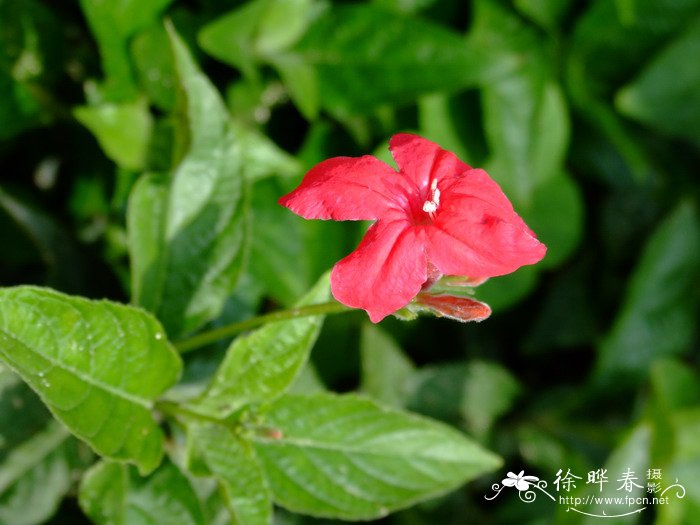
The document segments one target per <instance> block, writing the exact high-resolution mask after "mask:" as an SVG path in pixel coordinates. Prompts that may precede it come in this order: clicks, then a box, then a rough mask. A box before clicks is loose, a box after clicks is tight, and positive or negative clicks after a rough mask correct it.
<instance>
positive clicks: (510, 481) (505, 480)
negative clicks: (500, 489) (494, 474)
mask: <svg viewBox="0 0 700 525" xmlns="http://www.w3.org/2000/svg"><path fill="white" fill-rule="evenodd" d="M517 482H518V480H517V479H513V478H503V479H502V480H501V483H502V484H503V486H504V487H515V484H516V483H517Z"/></svg>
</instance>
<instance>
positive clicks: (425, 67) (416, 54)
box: [200, 2, 514, 117]
mask: <svg viewBox="0 0 700 525" xmlns="http://www.w3.org/2000/svg"><path fill="white" fill-rule="evenodd" d="M261 4H262V3H261V2H254V3H252V4H247V5H246V6H245V7H244V8H242V9H241V10H240V13H238V15H239V16H237V17H236V18H235V20H234V19H233V15H231V16H232V19H230V20H225V19H221V20H217V21H216V22H215V23H214V24H212V26H209V27H207V28H205V30H204V31H203V32H202V34H201V35H200V42H201V44H202V47H203V48H204V49H205V50H206V51H207V52H208V53H210V54H212V55H213V56H215V57H217V58H219V59H220V60H223V61H225V62H227V63H230V64H232V65H236V66H237V67H241V68H242V69H243V70H244V71H246V70H247V69H250V68H251V67H252V65H251V62H253V60H254V58H255V50H253V49H251V48H250V44H248V43H247V41H248V40H250V38H251V37H250V36H249V35H247V34H246V32H247V33H248V34H250V33H252V31H254V29H253V28H254V22H250V21H249V20H251V21H252V20H255V17H257V16H259V14H258V13H253V10H254V7H253V6H254V5H255V6H258V7H257V8H256V9H261V7H260V6H261ZM244 10H246V16H247V17H248V18H245V19H244V18H243V17H242V15H243V11H244ZM234 22H235V24H234ZM234 27H235V28H237V29H240V30H239V31H234ZM290 40H291V39H290V38H287V39H286V43H288V42H289V41H290ZM275 47H276V48H275V49H268V50H267V53H264V54H263V53H261V54H260V55H261V56H260V57H259V59H260V60H262V61H265V62H268V63H270V64H272V65H274V66H275V67H276V68H277V69H278V70H279V71H280V73H281V76H282V78H283V80H285V82H288V83H289V86H290V91H291V93H292V96H293V98H294V100H295V102H297V103H299V104H300V107H301V108H302V110H303V111H304V113H305V114H306V115H307V116H309V117H310V116H311V115H313V114H314V111H313V109H314V108H315V105H316V102H315V99H314V97H315V96H316V94H315V91H316V90H317V91H318V94H319V96H320V102H321V106H322V107H324V108H326V109H327V110H329V111H331V112H332V113H334V114H335V115H337V116H348V115H352V114H357V113H365V112H366V111H367V110H368V109H369V108H373V107H376V106H378V105H380V104H383V103H391V104H400V103H407V102H410V101H411V100H413V99H415V98H416V97H417V96H418V95H421V94H426V93H429V92H433V91H439V90H442V91H456V90H458V89H461V88H464V87H467V86H473V85H475V84H476V83H477V82H479V81H486V80H487V79H488V78H492V77H493V76H495V75H497V74H499V73H501V72H502V71H504V70H508V69H510V68H512V67H513V65H514V62H506V63H499V64H497V66H496V67H493V66H492V62H491V61H490V60H489V58H490V54H489V51H488V49H484V48H483V47H481V46H476V45H470V44H469V43H467V42H465V41H464V40H463V39H462V37H461V36H460V35H458V34H457V33H454V32H452V31H450V30H449V29H446V28H445V27H443V26H440V25H438V24H435V23H432V22H429V21H427V20H423V19H418V18H410V17H407V16H405V15H400V14H397V13H395V12H392V11H390V10H386V9H382V8H379V7H376V6H373V5H356V6H333V7H332V8H330V9H327V10H325V12H323V13H322V14H321V15H320V16H318V17H317V18H316V19H315V20H314V21H313V23H312V24H311V26H310V27H309V28H308V30H307V31H306V32H305V34H304V35H303V37H302V38H301V40H299V41H298V42H297V43H296V44H295V45H294V46H293V47H291V48H290V49H287V50H282V49H281V46H279V45H278V46H275ZM263 55H264V56H263ZM312 70H315V74H314V73H312V72H311V71H312ZM313 77H315V79H316V82H317V83H318V86H317V87H312V86H314V85H315V83H316V82H314V81H313V80H312V78H313ZM302 93H303V94H302Z"/></svg>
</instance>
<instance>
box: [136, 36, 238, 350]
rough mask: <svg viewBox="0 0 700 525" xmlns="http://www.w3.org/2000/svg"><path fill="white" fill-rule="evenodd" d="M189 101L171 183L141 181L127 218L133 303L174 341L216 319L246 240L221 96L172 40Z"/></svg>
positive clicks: (234, 151)
mask: <svg viewBox="0 0 700 525" xmlns="http://www.w3.org/2000/svg"><path fill="white" fill-rule="evenodd" d="M171 42H172V46H173V50H174V52H175V61H176V63H177V66H178V72H179V77H180V82H181V84H182V87H183V90H184V91H185V93H186V97H187V101H186V102H187V113H186V118H187V133H189V140H188V145H187V148H186V153H185V155H184V157H183V158H182V160H181V161H180V163H179V165H178V166H177V168H176V169H175V172H174V174H173V175H172V177H171V178H170V179H165V178H162V177H161V178H159V177H155V176H148V177H144V178H143V179H142V180H141V181H139V183H138V184H137V185H136V187H135V188H134V191H133V193H132V196H131V199H130V203H129V215H128V227H129V244H130V245H129V248H130V254H131V259H132V264H133V268H134V271H133V289H132V295H133V300H134V302H135V303H137V304H139V305H141V306H144V307H145V308H147V309H149V310H150V311H152V312H154V313H156V314H157V315H158V318H159V319H160V320H161V321H162V322H163V324H164V325H165V327H166V329H167V330H168V333H169V334H170V335H171V336H172V337H176V336H178V335H181V334H184V333H188V332H191V331H192V330H194V329H196V328H197V327H199V326H201V324H203V323H204V322H206V321H208V320H210V319H212V318H213V317H215V316H217V315H218V314H219V313H220V311H221V308H222V307H223V305H224V302H225V300H226V298H227V297H228V296H229V295H230V294H231V292H232V291H233V288H234V287H235V284H236V281H237V280H238V276H239V274H240V271H241V267H242V264H243V260H244V256H245V243H246V239H247V224H246V223H247V221H246V203H245V198H244V180H243V165H242V154H241V148H242V144H241V142H240V141H239V140H237V135H236V133H235V131H234V130H233V128H232V125H231V123H230V119H229V116H228V113H227V112H226V108H225V106H224V103H223V101H222V100H221V97H220V95H219V94H218V92H217V91H216V89H215V88H214V87H213V86H212V84H211V83H210V82H209V80H208V79H207V77H206V76H204V74H202V73H201V71H199V69H198V68H197V66H196V64H195V63H194V62H193V60H192V57H191V56H190V54H189V52H188V50H187V49H186V48H185V46H184V44H183V43H182V41H181V40H180V39H179V37H178V36H177V35H176V34H175V33H174V32H171Z"/></svg>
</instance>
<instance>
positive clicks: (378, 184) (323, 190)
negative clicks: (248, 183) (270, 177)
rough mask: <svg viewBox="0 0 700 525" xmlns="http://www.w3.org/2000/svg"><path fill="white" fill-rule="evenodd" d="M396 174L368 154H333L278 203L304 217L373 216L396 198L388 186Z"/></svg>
mask: <svg viewBox="0 0 700 525" xmlns="http://www.w3.org/2000/svg"><path fill="white" fill-rule="evenodd" d="M399 178H400V177H399V174H398V173H397V172H396V171H394V169H393V168H392V167H391V166H389V165H388V164H385V163H384V162H382V161H380V160H379V159H377V158H375V157H372V156H370V155H365V156H364V157H334V158H332V159H328V160H325V161H323V162H321V163H319V164H317V165H316V166H314V167H313V168H312V169H311V170H309V172H308V173H307V174H306V175H305V176H304V179H303V180H302V181H301V184H300V185H299V187H297V188H296V189H295V190H294V191H293V192H291V193H289V194H288V195H285V196H284V197H282V198H280V200H279V203H280V204H281V205H282V206H286V207H287V208H289V209H290V210H292V211H293V212H294V213H296V214H297V215H301V216H302V217H304V218H305V219H334V220H337V221H356V220H376V219H378V218H380V217H381V216H382V215H383V214H384V212H385V211H386V210H387V209H389V208H390V207H391V206H392V203H394V202H395V200H396V196H395V195H393V194H392V193H391V191H388V190H390V189H391V188H390V185H391V184H392V183H396V180H397V179H399ZM392 179H394V180H393V181H392ZM394 206H395V205H394Z"/></svg>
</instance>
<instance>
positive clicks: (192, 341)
mask: <svg viewBox="0 0 700 525" xmlns="http://www.w3.org/2000/svg"><path fill="white" fill-rule="evenodd" d="M348 311H350V308H348V307H347V306H345V305H343V304H340V303H338V302H336V301H331V302H328V303H321V304H311V305H309V306H298V307H295V308H290V309H289V310H279V311H277V312H270V313H269V314H263V315H259V316H257V317H251V318H250V319H246V320H245V321H239V322H237V323H231V324H228V325H226V326H221V327H219V328H214V329H212V330H207V331H206V332H202V333H201V334H197V335H194V336H192V337H190V338H188V339H183V340H182V341H178V342H176V343H175V348H176V349H177V350H178V352H180V353H181V354H185V353H187V352H191V351H192V350H195V349H197V348H200V347H202V346H205V345H208V344H211V343H214V342H216V341H218V340H220V339H225V338H227V337H231V336H232V335H236V334H239V333H241V332H245V331H246V330H250V329H251V328H256V327H258V326H260V325H263V324H267V323H274V322H275V321H286V320H287V319H296V318H297V317H307V316H309V315H323V314H338V313H342V312H348Z"/></svg>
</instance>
